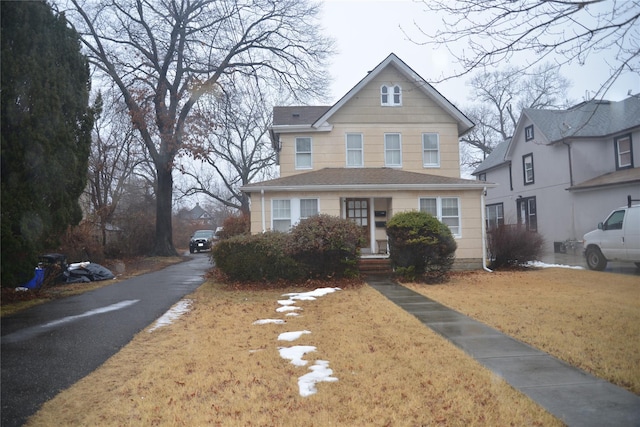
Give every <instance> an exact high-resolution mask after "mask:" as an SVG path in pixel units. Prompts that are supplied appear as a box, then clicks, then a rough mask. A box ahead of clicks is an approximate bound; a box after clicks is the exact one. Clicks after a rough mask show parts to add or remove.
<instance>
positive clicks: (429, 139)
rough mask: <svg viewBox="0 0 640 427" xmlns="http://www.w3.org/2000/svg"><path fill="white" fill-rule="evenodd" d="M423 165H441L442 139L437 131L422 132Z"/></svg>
mask: <svg viewBox="0 0 640 427" xmlns="http://www.w3.org/2000/svg"><path fill="white" fill-rule="evenodd" d="M422 165H423V166H424V167H425V168H436V167H440V141H439V138H438V134H437V133H423V134H422Z"/></svg>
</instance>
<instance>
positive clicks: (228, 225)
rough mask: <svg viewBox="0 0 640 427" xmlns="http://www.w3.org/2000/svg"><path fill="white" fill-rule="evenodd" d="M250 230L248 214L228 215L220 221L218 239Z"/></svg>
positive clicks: (244, 233)
mask: <svg viewBox="0 0 640 427" xmlns="http://www.w3.org/2000/svg"><path fill="white" fill-rule="evenodd" d="M250 232H251V221H250V220H249V216H248V215H241V216H230V217H227V218H226V219H225V220H224V222H223V223H222V231H221V232H220V233H218V237H219V238H220V239H228V238H229V237H233V236H242V235H247V234H249V233H250Z"/></svg>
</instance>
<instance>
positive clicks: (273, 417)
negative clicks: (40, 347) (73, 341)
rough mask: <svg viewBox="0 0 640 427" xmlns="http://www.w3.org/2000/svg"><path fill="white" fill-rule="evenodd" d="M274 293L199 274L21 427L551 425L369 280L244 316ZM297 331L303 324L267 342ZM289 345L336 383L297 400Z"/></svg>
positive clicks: (265, 305) (271, 303) (271, 302)
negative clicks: (169, 309) (148, 323)
mask: <svg viewBox="0 0 640 427" xmlns="http://www.w3.org/2000/svg"><path fill="white" fill-rule="evenodd" d="M287 291H292V289H289V290H287ZM284 292H285V291H284V290H278V291H274V290H264V291H238V290H236V291H231V290H227V289H225V288H222V287H221V286H219V285H216V284H214V283H211V282H210V283H207V284H206V285H204V286H202V287H200V288H199V289H198V290H197V291H196V292H195V293H194V294H192V295H191V296H190V298H192V299H193V300H194V303H193V306H192V310H191V311H190V312H189V313H187V314H185V315H184V316H183V317H182V318H180V319H179V320H177V321H176V322H175V323H174V324H172V325H169V326H165V327H163V328H160V329H157V330H155V331H153V332H151V333H150V332H148V331H143V332H141V333H140V334H139V335H137V336H136V337H135V339H134V340H133V341H132V342H131V343H130V344H129V345H127V346H126V347H125V348H124V349H123V350H122V351H120V352H119V353H118V354H116V355H115V356H114V357H112V358H111V359H109V360H108V361H107V362H106V363H105V364H104V365H103V366H102V367H100V368H99V369H98V370H97V371H96V372H94V373H93V374H91V375H89V376H88V377H86V378H84V379H83V380H81V381H79V382H78V383H77V384H76V385H74V386H73V387H71V388H70V389H68V390H66V391H64V392H62V393H60V394H59V395H58V396H56V397H55V398H54V399H52V400H51V401H49V402H47V403H46V404H45V405H44V406H43V408H42V409H41V410H40V411H39V412H38V413H37V414H36V415H35V416H34V417H32V418H31V419H30V420H29V423H28V425H30V426H50V425H70V426H80V425H83V426H96V425H100V426H128V425H134V426H138V425H167V426H169V425H170V426H174V425H187V426H203V425H224V426H301V425H303V426H331V425H340V426H342V425H348V426H391V425H392V426H420V425H449V426H486V425H500V426H509V425H517V426H528V425H544V426H553V425H561V423H560V422H559V421H558V420H556V419H555V418H554V417H553V416H551V415H550V414H548V413H547V412H545V411H544V410H542V409H541V408H540V407H539V406H537V405H536V404H535V403H533V402H532V401H531V400H530V399H528V398H527V397H525V396H524V395H522V394H521V393H519V392H518V391H516V390H514V389H512V388H511V387H510V386H509V385H507V384H506V383H504V382H503V381H502V380H501V379H499V378H497V377H496V376H494V375H493V374H492V373H491V372H489V371H488V370H486V369H484V368H483V367H482V366H480V365H479V364H478V363H477V362H476V361H474V360H473V359H471V358H470V357H468V356H466V355H465V354H464V353H463V352H462V351H461V350H459V349H457V348H455V347H454V346H453V345H452V344H450V343H449V342H448V341H446V340H444V339H442V338H441V337H439V336H438V335H436V334H435V333H433V332H432V331H431V330H429V329H428V328H426V327H425V326H423V325H422V324H421V323H420V322H419V321H418V320H417V319H416V318H415V317H413V316H411V315H409V314H408V313H407V312H405V311H403V310H402V309H400V308H399V307H397V306H396V305H394V304H393V303H391V302H390V301H389V300H387V299H386V298H384V297H383V296H382V295H380V294H379V293H377V292H376V291H375V290H373V289H372V288H370V287H368V286H362V287H356V288H349V289H345V290H342V291H339V292H336V293H332V294H329V295H326V296H324V297H321V298H319V299H318V300H316V301H307V302H299V303H298V304H297V305H298V306H301V307H303V308H304V311H303V312H302V315H301V316H299V317H287V318H286V319H287V324H285V325H274V324H267V325H253V322H254V321H255V320H258V319H265V318H283V316H282V315H281V314H279V313H276V311H275V310H276V308H277V307H278V305H277V303H276V301H277V300H278V299H283V298H282V296H281V295H282V294H283V293H284ZM299 330H309V331H311V332H312V333H311V334H308V335H303V336H302V337H301V338H300V339H299V340H297V341H294V342H292V343H289V342H284V341H280V342H279V341H277V337H278V334H279V333H281V332H286V331H299ZM291 345H313V346H316V347H317V351H316V352H314V353H309V354H307V356H306V357H305V359H306V360H309V361H310V364H311V363H313V362H314V361H315V360H317V359H323V360H327V361H329V363H330V365H329V367H330V368H331V369H333V376H334V377H337V378H338V379H339V381H338V382H331V383H320V384H318V386H317V387H318V393H317V394H315V395H313V396H310V397H301V396H300V394H299V392H298V384H297V380H298V377H300V376H301V375H304V374H306V373H307V372H308V368H307V367H296V366H294V365H292V364H291V363H289V361H288V360H285V359H282V358H281V357H280V355H279V353H278V347H288V346H291Z"/></svg>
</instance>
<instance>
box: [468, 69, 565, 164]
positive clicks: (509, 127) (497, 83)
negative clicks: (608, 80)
mask: <svg viewBox="0 0 640 427" xmlns="http://www.w3.org/2000/svg"><path fill="white" fill-rule="evenodd" d="M469 86H471V88H472V89H471V99H473V100H474V102H473V103H472V104H471V105H469V106H468V107H467V108H466V109H465V114H466V115H467V116H468V117H469V118H470V119H471V120H472V121H473V122H474V123H475V124H476V126H475V127H474V128H473V129H472V130H471V132H469V133H467V134H465V135H464V136H463V137H462V138H461V141H462V143H463V145H462V147H463V156H462V158H463V160H462V164H463V166H467V167H470V168H475V167H476V166H477V165H479V164H480V163H481V162H482V161H483V160H484V159H485V158H486V157H487V156H488V155H489V154H490V153H491V151H493V149H494V148H495V147H496V146H497V145H498V144H500V143H501V142H502V141H505V140H506V139H508V138H510V137H511V136H512V135H513V131H514V130H515V127H516V124H517V121H518V119H519V117H520V113H521V111H522V110H523V109H524V108H547V109H559V108H565V107H567V106H568V105H569V104H570V103H571V101H570V100H568V99H567V98H566V94H567V90H568V89H569V86H570V82H569V80H567V79H566V78H564V77H563V76H561V75H560V74H559V73H558V70H557V69H556V68H555V67H554V66H552V65H550V64H543V65H541V66H539V67H536V68H535V72H534V73H533V74H532V75H521V74H519V73H518V71H517V69H515V68H511V67H508V68H504V69H502V70H498V71H482V72H479V73H477V74H475V75H474V77H473V78H471V80H470V81H469Z"/></svg>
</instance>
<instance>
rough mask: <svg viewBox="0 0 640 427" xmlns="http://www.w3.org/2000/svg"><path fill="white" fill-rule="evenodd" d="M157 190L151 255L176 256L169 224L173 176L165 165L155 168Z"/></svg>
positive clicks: (171, 228)
mask: <svg viewBox="0 0 640 427" xmlns="http://www.w3.org/2000/svg"><path fill="white" fill-rule="evenodd" d="M156 173H157V178H158V188H157V190H156V241H155V245H154V248H153V255H156V256H176V255H178V252H177V251H176V249H175V248H174V247H173V226H172V223H171V206H172V203H171V202H172V198H173V175H172V173H171V168H170V167H169V166H168V165H167V164H164V165H160V167H156Z"/></svg>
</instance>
